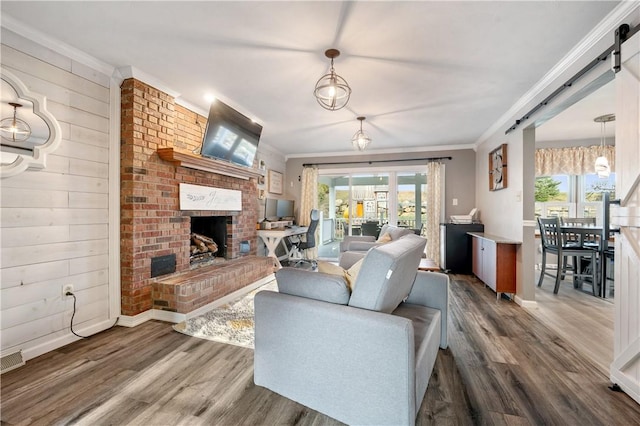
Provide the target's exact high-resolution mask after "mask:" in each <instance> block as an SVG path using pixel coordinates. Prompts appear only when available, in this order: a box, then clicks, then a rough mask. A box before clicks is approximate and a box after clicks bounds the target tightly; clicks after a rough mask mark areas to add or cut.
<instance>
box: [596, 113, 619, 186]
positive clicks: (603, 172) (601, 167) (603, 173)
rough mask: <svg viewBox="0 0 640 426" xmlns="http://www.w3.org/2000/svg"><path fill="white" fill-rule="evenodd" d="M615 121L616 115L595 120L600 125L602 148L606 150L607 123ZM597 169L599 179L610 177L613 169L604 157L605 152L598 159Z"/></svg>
mask: <svg viewBox="0 0 640 426" xmlns="http://www.w3.org/2000/svg"><path fill="white" fill-rule="evenodd" d="M615 119H616V116H615V114H605V115H601V116H599V117H596V118H594V119H593V121H595V122H596V123H600V148H604V146H605V142H606V137H607V136H606V123H608V122H610V121H614V120H615ZM603 151H604V150H603ZM595 169H596V173H597V174H598V177H599V178H601V179H604V178H608V177H609V174H610V173H611V168H610V167H609V160H607V157H605V156H604V152H602V155H601V156H600V157H598V158H596V163H595Z"/></svg>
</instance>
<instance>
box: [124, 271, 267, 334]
mask: <svg viewBox="0 0 640 426" xmlns="http://www.w3.org/2000/svg"><path fill="white" fill-rule="evenodd" d="M274 279H275V274H270V275H267V276H266V277H264V278H261V279H259V280H258V281H255V282H253V283H251V284H249V285H247V286H244V287H242V288H241V289H238V290H236V291H234V292H233V293H229V294H227V295H226V296H224V297H221V298H220V299H218V300H214V301H213V302H211V303H208V304H206V305H204V306H202V307H200V308H198V309H196V310H194V311H191V312H188V313H186V314H181V313H177V312H171V311H163V310H161V309H149V310H148V311H144V312H142V313H139V314H138V315H133V316H128V315H121V316H120V320H119V321H118V325H121V326H123V327H136V326H138V325H140V324H142V323H144V322H147V321H149V320H158V321H165V322H171V323H174V324H178V323H180V322H182V321H186V320H188V319H190V318H194V317H197V316H199V315H202V314H204V313H205V312H208V311H210V310H212V309H215V308H217V307H218V306H222V305H224V304H225V303H229V302H231V301H233V300H235V299H238V298H240V297H242V296H244V295H245V294H247V293H249V292H250V291H253V290H255V289H256V288H258V287H261V286H263V285H265V284H266V283H268V282H270V281H272V280H274Z"/></svg>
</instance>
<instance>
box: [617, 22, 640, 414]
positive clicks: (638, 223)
mask: <svg viewBox="0 0 640 426" xmlns="http://www.w3.org/2000/svg"><path fill="white" fill-rule="evenodd" d="M621 52H622V56H621V58H622V64H623V65H622V70H621V71H620V72H618V73H617V74H616V82H615V84H616V198H618V199H620V206H619V207H614V208H612V209H611V223H612V225H614V226H615V225H618V226H620V234H619V235H617V236H616V242H615V277H614V278H615V304H616V306H615V308H616V309H615V311H616V318H615V331H614V332H615V339H614V360H613V363H612V364H611V381H612V382H613V383H617V384H618V385H619V386H620V387H622V389H623V390H624V391H625V392H626V393H627V394H628V395H629V396H631V397H632V398H633V399H635V400H636V401H638V402H640V282H639V281H640V188H639V182H640V33H637V34H635V35H634V36H633V37H632V38H630V39H629V40H627V41H626V42H625V43H624V44H623V45H622V49H621Z"/></svg>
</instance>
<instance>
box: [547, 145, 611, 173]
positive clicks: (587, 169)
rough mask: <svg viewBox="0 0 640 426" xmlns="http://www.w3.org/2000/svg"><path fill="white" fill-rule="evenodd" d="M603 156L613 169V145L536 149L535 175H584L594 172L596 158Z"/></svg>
mask: <svg viewBox="0 0 640 426" xmlns="http://www.w3.org/2000/svg"><path fill="white" fill-rule="evenodd" d="M600 156H603V157H606V158H607V160H609V167H610V169H611V171H612V172H614V171H615V161H616V148H615V146H611V145H606V146H600V145H595V146H574V147H568V148H541V149H536V160H535V161H536V166H535V167H536V176H551V175H578V176H581V175H586V174H588V173H595V172H596V170H595V163H596V158H598V157H600Z"/></svg>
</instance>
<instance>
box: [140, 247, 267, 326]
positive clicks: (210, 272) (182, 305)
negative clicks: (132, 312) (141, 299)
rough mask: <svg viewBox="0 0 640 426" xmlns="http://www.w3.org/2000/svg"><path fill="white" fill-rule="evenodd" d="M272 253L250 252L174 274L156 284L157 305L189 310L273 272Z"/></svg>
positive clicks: (154, 289)
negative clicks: (261, 255) (250, 254)
mask: <svg viewBox="0 0 640 426" xmlns="http://www.w3.org/2000/svg"><path fill="white" fill-rule="evenodd" d="M273 270H274V262H273V259H272V258H270V257H258V256H247V257H243V258H240V259H235V260H230V261H228V262H224V263H219V264H215V265H211V266H205V267H202V268H197V269H193V270H190V271H187V272H182V273H178V274H173V275H170V276H168V277H167V278H161V279H158V280H156V281H155V282H154V283H153V284H152V287H153V290H152V295H153V308H154V309H160V310H164V311H172V312H177V313H180V314H186V313H189V312H191V311H195V310H196V309H198V308H200V307H202V306H205V305H207V304H209V303H211V302H213V301H215V300H218V299H220V298H222V297H224V296H226V295H227V294H230V293H233V292H234V291H236V290H239V289H241V288H243V287H246V286H247V285H249V284H251V283H254V282H256V281H258V280H259V279H261V278H264V277H266V276H267V275H270V274H272V273H273Z"/></svg>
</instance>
